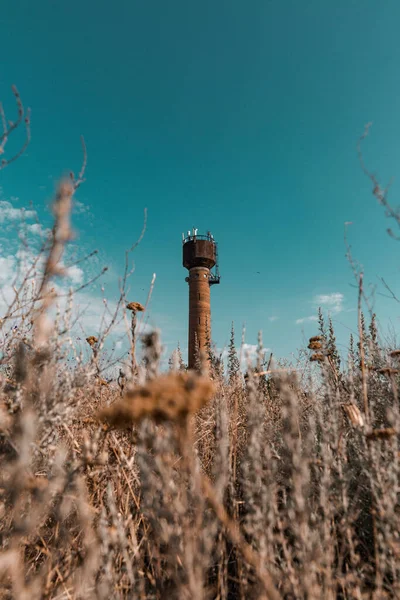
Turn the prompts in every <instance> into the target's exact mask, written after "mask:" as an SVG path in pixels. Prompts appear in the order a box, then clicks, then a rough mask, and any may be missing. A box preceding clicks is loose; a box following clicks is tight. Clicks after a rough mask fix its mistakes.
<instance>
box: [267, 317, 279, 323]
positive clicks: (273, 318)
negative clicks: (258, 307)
mask: <svg viewBox="0 0 400 600" xmlns="http://www.w3.org/2000/svg"><path fill="white" fill-rule="evenodd" d="M278 319H279V317H275V316H272V317H268V321H271V323H273V322H274V321H277V320H278Z"/></svg>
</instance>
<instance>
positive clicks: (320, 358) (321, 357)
mask: <svg viewBox="0 0 400 600" xmlns="http://www.w3.org/2000/svg"><path fill="white" fill-rule="evenodd" d="M324 360H325V356H324V355H323V354H321V353H319V352H316V353H315V354H312V355H311V356H310V361H311V362H324Z"/></svg>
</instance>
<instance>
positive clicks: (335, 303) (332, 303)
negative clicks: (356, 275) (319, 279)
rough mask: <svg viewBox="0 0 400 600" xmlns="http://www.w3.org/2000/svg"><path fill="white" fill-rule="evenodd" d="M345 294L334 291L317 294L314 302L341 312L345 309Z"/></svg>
mask: <svg viewBox="0 0 400 600" xmlns="http://www.w3.org/2000/svg"><path fill="white" fill-rule="evenodd" d="M343 300H344V296H343V294H340V293H339V292H334V293H332V294H320V295H318V296H315V299H314V304H316V305H317V306H321V307H322V306H325V307H327V308H328V309H329V310H331V311H332V312H335V313H339V312H341V311H342V310H343Z"/></svg>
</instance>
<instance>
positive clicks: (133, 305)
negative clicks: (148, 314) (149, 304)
mask: <svg viewBox="0 0 400 600" xmlns="http://www.w3.org/2000/svg"><path fill="white" fill-rule="evenodd" d="M126 308H127V309H128V310H132V311H133V312H144V306H143V304H140V302H129V304H127V305H126Z"/></svg>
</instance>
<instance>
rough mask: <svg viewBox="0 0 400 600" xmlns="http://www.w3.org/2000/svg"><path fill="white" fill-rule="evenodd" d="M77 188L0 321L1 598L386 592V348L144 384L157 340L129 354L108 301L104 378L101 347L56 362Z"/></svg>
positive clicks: (389, 527)
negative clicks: (37, 268) (38, 266)
mask: <svg viewBox="0 0 400 600" xmlns="http://www.w3.org/2000/svg"><path fill="white" fill-rule="evenodd" d="M9 133H10V132H8V133H7V135H8V134H9ZM85 161H86V158H85V159H84V163H85ZM82 180H83V172H82V171H81V173H80V175H79V178H78V180H77V182H76V183H75V184H74V180H73V179H72V180H71V181H72V184H71V182H66V181H64V182H62V183H61V185H60V187H59V190H58V193H57V196H56V199H55V204H54V215H55V226H54V229H53V232H52V236H51V239H50V240H49V243H48V244H47V246H46V247H45V248H44V250H43V252H44V259H45V260H44V261H43V264H44V268H43V270H42V271H41V273H40V277H38V278H37V281H36V287H35V289H34V292H33V293H32V290H31V287H32V286H31V282H30V280H29V278H25V279H24V280H23V281H22V282H21V284H20V287H19V288H18V289H16V298H15V300H14V301H13V303H12V304H11V305H10V307H9V310H8V311H7V313H6V314H5V315H3V316H2V320H1V322H0V330H1V334H2V338H1V339H2V348H1V350H2V354H1V388H0V460H1V469H0V514H1V519H0V537H1V548H0V597H1V598H4V599H6V598H16V599H18V600H25V599H29V600H36V599H46V598H49V599H50V598H51V599H58V600H61V599H82V598H88V599H90V598H93V599H102V598H104V599H107V600H108V599H110V598H116V599H119V598H121V599H122V598H135V599H136V598H138V599H143V600H148V599H163V598H170V599H171V600H172V599H180V600H181V599H182V600H185V599H188V600H189V599H196V600H197V599H198V600H203V599H204V600H205V599H221V600H222V599H236V598H238V599H243V600H244V599H251V598H257V599H258V598H270V599H274V600H275V599H278V598H282V599H283V598H284V599H287V600H289V599H290V600H292V599H293V600H294V599H302V598H304V599H307V600H320V599H321V598H324V599H327V600H329V599H332V600H333V599H336V598H341V599H351V598H356V599H360V600H361V599H362V600H364V599H372V598H373V599H376V600H378V599H381V598H397V597H399V596H400V561H399V558H400V539H399V536H400V534H399V532H400V506H399V474H400V472H399V460H400V454H399V432H400V415H399V396H398V389H399V385H398V384H399V374H398V369H397V366H398V358H399V350H397V349H393V348H392V349H384V348H382V347H380V346H379V344H377V342H376V340H374V339H373V337H371V336H369V335H368V334H366V333H365V332H361V331H360V338H359V339H360V348H359V350H358V351H355V352H354V353H353V355H351V356H350V357H349V362H348V365H347V366H346V367H342V369H341V370H340V369H339V367H338V365H337V362H335V359H334V349H333V348H332V344H329V343H327V340H326V337H325V336H324V335H318V336H314V337H313V338H311V340H310V344H309V349H310V350H311V352H303V354H302V357H301V360H300V362H299V364H297V365H295V366H292V365H282V364H281V365H278V366H277V368H275V367H272V366H271V364H270V363H269V364H268V368H267V369H266V370H265V371H264V370H263V369H262V364H263V363H262V356H261V352H260V356H259V358H258V360H257V364H256V365H255V366H254V367H250V368H249V370H248V374H247V377H246V378H245V379H244V378H243V377H242V375H241V373H240V372H236V373H230V377H229V378H228V377H227V378H225V377H224V375H223V374H222V373H221V369H220V365H219V364H218V361H215V362H214V363H212V367H211V370H210V372H208V371H207V369H205V368H203V369H202V371H201V372H199V373H195V372H186V371H185V370H183V369H182V366H181V365H180V364H179V360H175V361H172V363H171V366H172V368H171V371H170V372H169V373H160V366H159V365H160V357H161V345H160V339H159V336H158V335H157V334H156V333H152V334H147V335H146V336H142V345H143V357H142V359H141V361H139V362H138V361H137V360H136V359H135V355H134V354H135V348H136V342H137V322H136V313H137V312H142V311H143V309H144V308H145V307H143V306H142V305H139V304H138V303H136V302H133V303H128V302H127V300H126V298H125V292H124V288H122V291H121V300H120V302H119V307H122V308H123V307H126V308H127V309H128V310H131V311H132V315H131V323H130V324H129V322H127V336H130V340H129V342H130V344H129V345H130V348H131V351H130V361H128V364H127V366H125V367H124V369H125V370H124V373H123V374H120V377H119V378H118V384H117V382H106V381H105V380H104V379H102V378H101V377H100V373H101V369H100V366H99V365H100V364H101V360H102V352H103V347H104V337H105V336H104V335H103V334H101V335H100V334H98V335H97V337H96V336H89V337H88V338H87V343H88V344H89V346H90V347H91V351H90V352H89V354H90V357H89V359H88V360H87V361H86V362H85V361H82V360H79V361H77V363H76V365H77V366H76V367H75V368H74V369H71V368H68V367H67V360H66V359H67V356H68V353H70V352H74V349H73V348H72V347H71V339H70V336H69V333H68V331H69V326H68V322H67V323H66V322H64V320H62V319H60V317H59V315H58V313H57V311H56V310H55V303H56V300H57V296H56V294H55V292H54V286H53V282H54V279H55V278H56V277H62V275H63V273H62V270H61V269H60V261H61V257H62V256H63V253H64V249H65V245H66V244H67V243H68V240H69V239H70V237H71V229H70V222H69V215H70V207H71V200H72V196H73V193H74V190H75V189H76V185H78V183H80V182H81V181H82ZM127 272H128V267H127V269H126V273H127ZM125 279H126V276H125V277H124V281H125ZM27 287H29V289H30V292H29V294H28V293H25V291H26V288H27ZM361 292H362V279H360V302H361ZM67 313H68V314H69V312H68V310H67ZM68 314H67V315H64V317H65V319H66V320H68ZM116 318H117V317H116V316H115V317H113V320H112V322H115V321H116ZM359 323H360V324H361V325H362V319H361V318H360V315H359ZM361 325H360V327H361ZM110 331H111V327H108V328H107V329H106V333H108V334H109V333H110ZM96 333H97V332H96ZM322 350H323V351H322ZM175 358H176V357H175ZM270 362H271V361H270ZM314 363H316V364H314ZM235 364H237V363H235ZM203 367H204V365H203ZM310 370H313V371H312V372H313V373H314V384H313V385H311V383H310V381H309V375H310V372H311V371H310Z"/></svg>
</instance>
